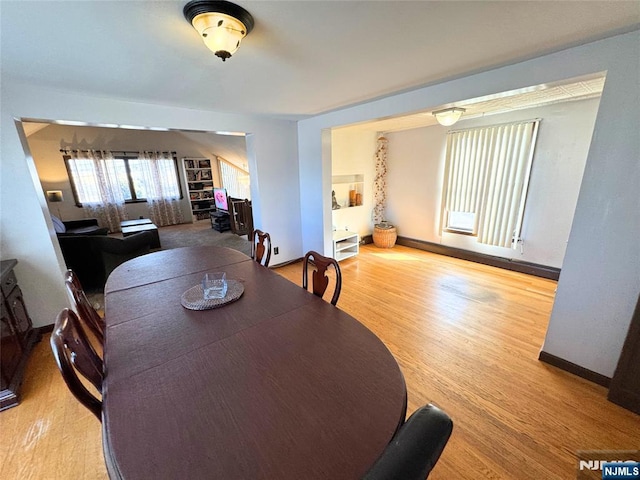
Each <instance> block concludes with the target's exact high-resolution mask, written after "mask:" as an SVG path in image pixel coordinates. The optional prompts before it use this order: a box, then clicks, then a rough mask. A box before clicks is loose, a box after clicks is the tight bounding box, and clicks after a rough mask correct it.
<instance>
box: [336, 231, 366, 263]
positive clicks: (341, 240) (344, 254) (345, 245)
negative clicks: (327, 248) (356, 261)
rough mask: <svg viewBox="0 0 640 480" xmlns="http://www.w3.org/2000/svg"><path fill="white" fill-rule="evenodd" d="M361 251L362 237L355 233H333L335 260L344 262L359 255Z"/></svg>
mask: <svg viewBox="0 0 640 480" xmlns="http://www.w3.org/2000/svg"><path fill="white" fill-rule="evenodd" d="M359 249H360V236H359V235H358V234H357V233H355V232H349V231H346V230H336V231H334V232H333V258H335V259H336V260H338V261H340V260H344V259H345V258H349V257H353V256H354V255H357V254H358V252H359Z"/></svg>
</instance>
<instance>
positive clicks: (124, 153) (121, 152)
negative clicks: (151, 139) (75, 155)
mask: <svg viewBox="0 0 640 480" xmlns="http://www.w3.org/2000/svg"><path fill="white" fill-rule="evenodd" d="M95 150H98V151H101V152H102V151H107V152H111V153H116V154H120V155H127V154H132V155H137V154H139V153H140V152H144V153H149V152H156V153H171V154H172V155H176V152H168V151H166V152H159V151H157V150H136V151H133V150H100V149H93V150H78V149H75V148H61V149H60V153H71V152H84V153H88V152H91V151H95Z"/></svg>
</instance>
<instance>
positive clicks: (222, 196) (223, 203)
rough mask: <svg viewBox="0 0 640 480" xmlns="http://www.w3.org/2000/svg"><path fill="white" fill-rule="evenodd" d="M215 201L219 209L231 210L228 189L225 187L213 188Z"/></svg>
mask: <svg viewBox="0 0 640 480" xmlns="http://www.w3.org/2000/svg"><path fill="white" fill-rule="evenodd" d="M213 201H214V203H215V206H216V209H217V210H222V211H223V212H229V205H228V204H227V190H226V189H224V188H214V189H213Z"/></svg>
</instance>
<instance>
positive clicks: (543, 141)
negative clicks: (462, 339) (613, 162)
mask: <svg viewBox="0 0 640 480" xmlns="http://www.w3.org/2000/svg"><path fill="white" fill-rule="evenodd" d="M599 101H600V100H599V98H594V99H589V100H582V101H572V102H564V103H558V104H553V105H548V106H544V107H537V108H529V109H524V110H518V111H514V112H509V113H504V114H498V115H491V116H487V117H482V118H475V119H469V120H466V121H464V120H463V121H460V122H459V123H457V124H456V125H455V127H452V128H451V129H449V128H445V127H442V126H440V125H437V126H432V127H426V128H417V129H413V130H407V131H403V132H394V133H388V134H387V135H386V137H387V138H388V139H389V159H388V166H389V173H388V195H387V196H388V205H387V212H388V214H387V217H388V219H389V220H390V221H391V222H392V223H393V224H394V225H396V227H397V228H398V232H399V235H401V236H404V237H408V238H413V239H417V240H424V241H427V242H433V243H440V244H443V245H447V246H451V247H456V248H462V249H465V250H471V251H475V252H478V253H483V254H487V255H496V256H500V257H504V258H509V259H515V260H520V261H524V262H531V263H537V264H539V265H546V266H551V267H558V268H560V267H561V266H562V259H563V257H564V252H565V248H566V245H567V240H568V239H569V230H570V229H571V222H572V220H573V213H574V211H575V206H576V202H577V200H578V191H579V190H580V183H581V181H582V173H583V171H584V165H585V162H586V160H587V153H588V150H589V145H590V143H591V134H592V132H593V126H594V123H595V119H596V113H597V111H598V104H599ZM463 118H464V117H463ZM533 118H540V119H541V120H542V121H541V122H540V128H539V132H538V141H537V145H536V150H535V155H534V159H533V166H532V171H531V181H530V185H529V193H528V197H527V204H526V210H525V215H524V219H523V228H522V238H523V239H524V244H523V245H522V250H521V249H518V250H514V249H510V248H503V247H493V246H489V245H482V244H480V243H478V242H477V239H476V237H472V236H469V235H457V234H455V233H448V232H444V233H443V234H442V235H440V211H441V205H442V181H443V177H444V163H445V149H446V133H447V131H449V130H462V129H467V128H475V127H482V126H487V125H495V124H499V123H507V122H516V121H521V120H528V119H533Z"/></svg>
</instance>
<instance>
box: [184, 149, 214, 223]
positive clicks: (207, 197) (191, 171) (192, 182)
mask: <svg viewBox="0 0 640 480" xmlns="http://www.w3.org/2000/svg"><path fill="white" fill-rule="evenodd" d="M182 162H183V165H184V176H185V179H186V181H187V189H188V194H189V201H190V202H191V213H192V215H193V218H194V219H195V220H203V219H206V218H209V212H211V211H212V210H213V209H214V208H215V207H214V203H213V170H212V167H211V160H210V159H208V158H183V159H182Z"/></svg>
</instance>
